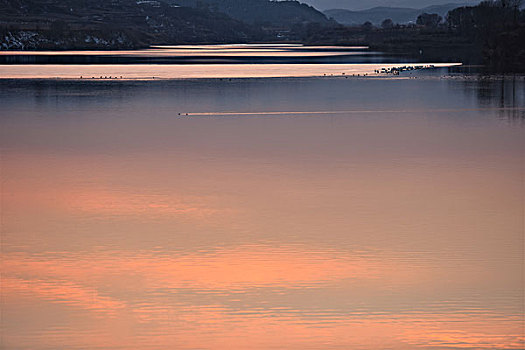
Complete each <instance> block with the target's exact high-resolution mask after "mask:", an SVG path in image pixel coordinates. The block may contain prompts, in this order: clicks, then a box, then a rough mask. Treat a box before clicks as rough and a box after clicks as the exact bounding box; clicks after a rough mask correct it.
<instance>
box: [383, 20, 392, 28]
mask: <svg viewBox="0 0 525 350" xmlns="http://www.w3.org/2000/svg"><path fill="white" fill-rule="evenodd" d="M393 27H394V22H392V20H391V19H390V18H387V19H385V20H384V21H383V22H382V23H381V28H383V29H391V28H393Z"/></svg>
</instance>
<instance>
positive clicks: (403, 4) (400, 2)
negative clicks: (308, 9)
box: [304, 0, 481, 11]
mask: <svg viewBox="0 0 525 350" xmlns="http://www.w3.org/2000/svg"><path fill="white" fill-rule="evenodd" d="M480 1H481V0H304V2H306V3H307V4H309V5H312V6H313V7H315V8H316V9H319V10H321V11H325V10H329V9H343V10H351V11H361V10H367V9H370V8H374V7H397V8H412V9H421V8H425V7H429V6H436V5H438V6H439V5H445V4H448V3H455V4H457V5H458V6H459V5H461V4H464V3H468V4H469V5H470V6H474V5H477V4H479V2H480Z"/></svg>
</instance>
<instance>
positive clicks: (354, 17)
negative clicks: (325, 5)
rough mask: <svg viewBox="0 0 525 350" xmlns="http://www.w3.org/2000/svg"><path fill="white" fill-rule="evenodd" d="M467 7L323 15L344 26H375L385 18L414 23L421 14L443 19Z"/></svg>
mask: <svg viewBox="0 0 525 350" xmlns="http://www.w3.org/2000/svg"><path fill="white" fill-rule="evenodd" d="M468 5H470V3H449V4H444V5H434V6H428V7H425V8H422V9H417V8H402V7H374V8H371V9H368V10H362V11H350V10H345V9H332V10H326V11H324V14H325V15H326V16H328V17H331V18H333V19H334V20H336V21H337V22H339V23H341V24H345V25H361V24H363V23H365V22H367V21H369V22H371V23H372V24H375V25H380V24H381V23H382V22H383V21H384V20H385V19H387V18H390V19H391V20H392V21H393V22H394V23H400V24H402V23H410V22H415V21H416V19H417V17H418V16H419V15H420V14H422V13H437V14H438V15H440V16H441V17H443V18H444V17H445V16H446V14H447V13H448V12H449V11H451V10H453V9H455V8H457V7H461V6H468Z"/></svg>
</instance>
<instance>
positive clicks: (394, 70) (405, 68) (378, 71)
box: [80, 64, 435, 81]
mask: <svg viewBox="0 0 525 350" xmlns="http://www.w3.org/2000/svg"><path fill="white" fill-rule="evenodd" d="M429 68H435V66H434V65H433V64H430V65H419V66H402V67H390V68H381V69H375V70H374V73H375V74H392V75H399V74H400V73H401V72H410V71H414V70H420V69H429ZM342 75H343V76H344V77H345V78H348V77H349V76H350V75H347V74H346V73H342ZM324 76H327V74H326V73H325V74H324ZM330 76H334V75H333V74H330ZM355 76H358V77H361V76H363V77H366V76H368V73H363V74H352V77H355ZM151 78H152V79H155V77H151ZM80 79H84V77H83V76H82V75H81V76H80ZM91 79H97V80H105V79H110V80H115V79H124V77H123V76H122V75H121V76H120V77H119V76H111V75H110V76H107V75H104V76H102V75H101V76H100V77H98V78H97V77H94V76H92V77H91ZM220 80H223V79H220ZM229 80H230V81H231V79H229Z"/></svg>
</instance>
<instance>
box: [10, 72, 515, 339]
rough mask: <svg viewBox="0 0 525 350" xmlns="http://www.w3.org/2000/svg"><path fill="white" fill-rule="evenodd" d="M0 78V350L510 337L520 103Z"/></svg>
mask: <svg viewBox="0 0 525 350" xmlns="http://www.w3.org/2000/svg"><path fill="white" fill-rule="evenodd" d="M0 84H3V86H2V89H0V100H1V102H2V106H3V109H4V110H5V111H9V113H4V114H2V116H1V118H0V122H1V128H0V146H1V151H2V158H1V168H2V184H3V187H2V215H3V218H2V219H3V222H2V252H3V258H2V290H1V293H2V321H1V322H2V342H3V344H2V346H3V347H4V348H6V349H24V348H27V349H49V348H53V349H55V348H68V349H82V348H90V349H108V348H126V349H128V348H129V349H166V348H177V349H195V348H199V349H203V348H204V349H272V348H275V349H282V348H286V349H320V348H322V349H338V348H339V349H340V348H352V349H371V348H390V349H457V348H465V349H494V348H498V349H521V348H523V347H524V340H525V339H524V335H523V326H524V322H523V314H524V310H523V297H524V290H523V282H524V281H523V174H524V169H523V157H524V154H523V149H524V148H523V146H524V144H523V142H524V140H525V138H524V137H523V136H524V135H523V131H524V130H523V125H521V124H514V123H506V122H502V121H501V119H499V115H500V112H501V108H502V106H503V107H504V108H515V109H516V110H518V111H519V110H520V108H522V107H521V106H520V105H519V104H520V103H521V102H520V100H519V99H520V97H519V96H517V97H516V101H517V103H518V104H517V105H514V104H513V103H514V102H512V99H511V97H512V95H509V94H507V93H505V94H503V96H504V97H503V105H501V104H496V105H494V104H493V103H492V102H491V103H485V102H483V101H482V100H480V99H478V97H477V96H478V93H472V94H471V91H472V90H473V89H476V88H477V87H478V85H476V84H472V85H469V84H470V83H468V82H464V81H461V80H451V81H449V80H442V79H435V78H428V79H423V78H421V79H386V80H385V79H380V80H378V79H363V80H351V79H242V80H232V81H220V80H191V81H182V80H181V81H163V82H151V81H150V82H119V83H116V82H112V83H102V82H100V83H93V84H85V83H80V82H65V81H38V82H33V81H11V82H6V81H3V82H0ZM506 84H507V83H506ZM467 85H468V86H469V89H466V88H465V86H467ZM490 86H492V85H490ZM496 86H497V87H499V85H496ZM506 86H507V85H505V89H506ZM516 90H517V91H518V92H519V91H523V82H520V81H516ZM378 91H381V94H380V95H378V93H377V92H378ZM505 91H507V90H505ZM493 96H499V95H498V93H496V92H494V93H493ZM508 99H510V100H508ZM513 106H514V107H513ZM179 113H181V114H184V115H179ZM186 113H188V116H186V115H185V114H186Z"/></svg>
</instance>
